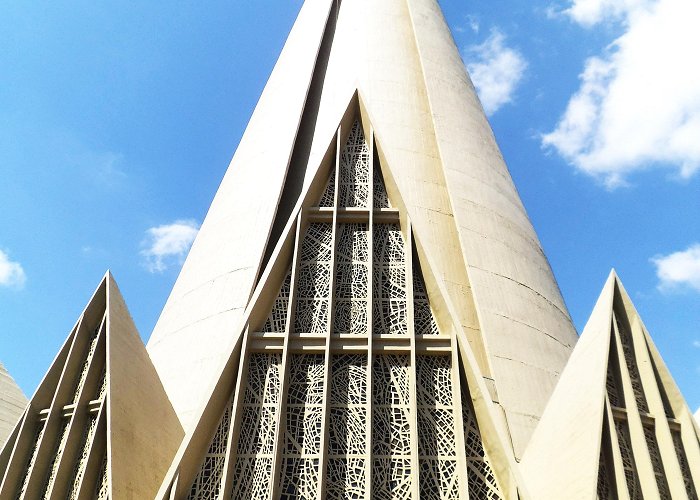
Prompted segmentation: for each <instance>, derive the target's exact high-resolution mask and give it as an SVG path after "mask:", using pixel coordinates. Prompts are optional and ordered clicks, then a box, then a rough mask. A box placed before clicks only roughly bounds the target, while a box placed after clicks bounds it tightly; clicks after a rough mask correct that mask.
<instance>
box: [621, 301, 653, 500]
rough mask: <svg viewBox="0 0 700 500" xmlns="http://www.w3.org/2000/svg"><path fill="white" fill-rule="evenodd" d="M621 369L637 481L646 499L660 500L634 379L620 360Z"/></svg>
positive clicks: (624, 362) (624, 363)
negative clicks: (635, 392)
mask: <svg viewBox="0 0 700 500" xmlns="http://www.w3.org/2000/svg"><path fill="white" fill-rule="evenodd" d="M612 317H613V319H612V324H613V329H614V332H615V339H616V342H617V352H618V356H620V357H624V356H625V351H624V349H623V348H622V339H621V337H620V332H619V330H618V328H617V320H616V313H615V311H614V310H613V313H612ZM633 344H634V342H633ZM619 367H620V375H621V379H622V392H623V394H624V398H625V409H626V411H627V430H628V432H629V437H630V446H631V447H632V455H633V457H634V465H635V468H636V470H637V480H638V481H639V484H640V486H641V489H642V494H643V495H644V497H647V496H648V497H649V498H658V497H659V489H658V487H657V486H656V476H654V468H653V466H652V465H651V458H650V457H649V450H648V449H647V443H646V438H645V437H644V428H643V426H642V420H641V417H640V416H639V409H638V408H637V399H636V398H635V395H634V389H633V387H632V379H631V375H630V373H629V370H628V369H627V362H626V360H625V359H620V363H619ZM630 494H631V493H630Z"/></svg>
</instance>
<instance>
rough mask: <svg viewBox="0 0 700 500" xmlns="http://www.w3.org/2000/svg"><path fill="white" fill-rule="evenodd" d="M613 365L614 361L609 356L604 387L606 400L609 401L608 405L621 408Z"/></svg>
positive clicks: (620, 398)
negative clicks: (606, 392) (606, 394)
mask: <svg viewBox="0 0 700 500" xmlns="http://www.w3.org/2000/svg"><path fill="white" fill-rule="evenodd" d="M613 363H615V359H614V357H613V356H610V358H609V359H608V375H607V379H606V381H605V386H606V389H607V391H608V399H609V400H610V404H611V405H613V406H617V407H619V408H622V406H623V405H624V401H623V399H622V395H621V393H620V390H619V389H618V383H617V377H616V376H615V371H614V370H615V367H614V365H613Z"/></svg>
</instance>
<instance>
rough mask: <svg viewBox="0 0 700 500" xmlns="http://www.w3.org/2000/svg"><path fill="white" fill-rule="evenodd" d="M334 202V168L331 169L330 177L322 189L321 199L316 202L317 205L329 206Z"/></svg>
mask: <svg viewBox="0 0 700 500" xmlns="http://www.w3.org/2000/svg"><path fill="white" fill-rule="evenodd" d="M334 204H335V169H332V170H331V175H330V178H329V179H328V182H327V183H326V188H325V189H324V190H323V195H322V196H321V201H319V202H318V206H319V207H326V208H330V207H332V206H334Z"/></svg>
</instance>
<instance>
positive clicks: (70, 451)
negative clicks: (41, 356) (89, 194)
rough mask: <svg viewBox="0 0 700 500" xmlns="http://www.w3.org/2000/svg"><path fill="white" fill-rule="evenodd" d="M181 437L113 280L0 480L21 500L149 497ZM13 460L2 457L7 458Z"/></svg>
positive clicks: (95, 301)
mask: <svg viewBox="0 0 700 500" xmlns="http://www.w3.org/2000/svg"><path fill="white" fill-rule="evenodd" d="M181 438H182V429H181V427H180V424H179V422H178V421H177V417H176V416H175V413H174V411H173V410H172V407H171V406H170V403H169V402H168V400H167V397H166V396H165V393H164V391H163V388H162V385H161V384H160V381H159V379H158V377H157V374H156V373H155V369H154V368H153V366H152V365H151V364H150V360H149V359H148V354H147V353H146V350H145V346H144V345H143V343H142V341H141V338H140V336H139V335H138V332H137V331H136V328H135V327H134V325H133V322H132V320H131V317H130V316H129V313H128V311H127V309H126V306H125V305H124V302H123V299H122V298H121V295H120V293H119V290H118V288H117V286H116V283H115V282H114V279H113V278H112V276H111V274H109V273H107V275H106V276H105V277H104V279H103V280H102V282H101V283H100V285H99V287H98V288H97V290H96V292H95V293H94V295H93V297H92V298H91V300H90V302H89V303H88V305H87V307H86V308H85V310H84V312H83V313H82V315H81V316H80V318H79V320H78V322H77V324H76V326H75V327H74V329H73V330H72V332H71V333H70V335H69V336H68V339H67V340H66V342H65V344H64V345H63V347H62V348H61V350H60V351H59V354H58V355H57V357H56V359H55V360H54V363H53V364H52V365H51V367H50V368H49V370H48V372H47V374H46V376H45V377H44V379H43V380H42V382H41V383H40V385H39V388H38V389H37V391H36V393H35V394H34V396H33V397H32V399H31V401H30V403H29V406H28V408H27V411H26V412H25V413H24V415H23V417H22V420H21V422H20V424H19V425H18V427H17V429H16V431H15V436H14V439H13V441H12V442H8V444H7V447H6V448H5V449H6V450H11V452H10V453H9V455H8V457H7V461H6V463H4V464H0V465H2V466H3V468H2V470H0V474H2V483H1V484H0V496H1V497H3V498H4V497H5V496H7V497H8V498H17V499H25V498H26V499H34V498H37V499H39V498H42V499H48V498H55V499H59V498H60V499H66V498H68V499H71V500H72V499H78V498H100V499H102V498H107V497H109V498H111V499H113V500H116V499H120V498H136V497H138V498H147V497H149V496H152V495H153V494H154V493H155V491H156V490H157V488H158V486H159V485H160V481H161V480H162V476H163V475H164V473H165V470H166V468H167V465H168V460H169V458H170V456H171V455H172V454H173V453H174V451H175V450H176V448H177V446H178V444H179V442H180V440H181ZM4 456H5V452H3V457H4Z"/></svg>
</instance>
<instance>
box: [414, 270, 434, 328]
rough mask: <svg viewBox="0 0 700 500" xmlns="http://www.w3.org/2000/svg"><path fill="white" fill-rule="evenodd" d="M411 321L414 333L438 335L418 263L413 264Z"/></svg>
mask: <svg viewBox="0 0 700 500" xmlns="http://www.w3.org/2000/svg"><path fill="white" fill-rule="evenodd" d="M413 266H414V267H413V323H414V327H413V328H414V331H415V332H416V335H439V334H440V331H439V330H438V326H437V323H436V322H435V316H434V315H433V311H432V310H431V309H430V300H429V299H428V292H427V291H426V289H425V282H424V281H423V273H421V272H420V267H419V266H418V263H417V262H415V261H414V264H413Z"/></svg>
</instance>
